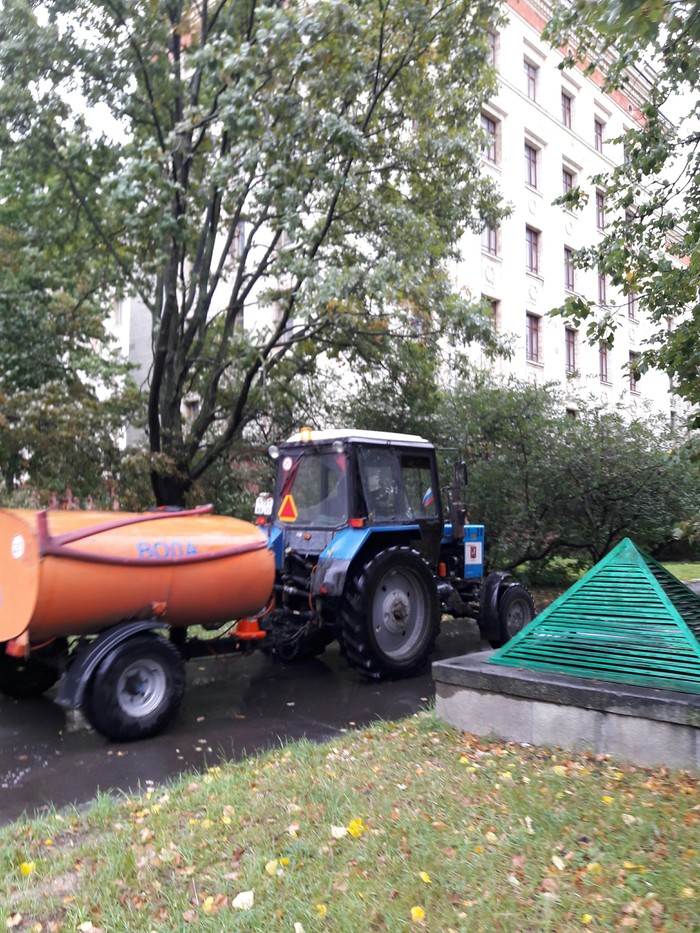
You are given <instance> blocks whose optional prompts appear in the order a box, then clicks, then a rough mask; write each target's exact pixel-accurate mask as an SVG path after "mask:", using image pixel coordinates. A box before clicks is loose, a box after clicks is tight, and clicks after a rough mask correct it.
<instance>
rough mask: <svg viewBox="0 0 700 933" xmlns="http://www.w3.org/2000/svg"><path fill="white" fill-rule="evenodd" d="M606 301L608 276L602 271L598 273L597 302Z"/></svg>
mask: <svg viewBox="0 0 700 933" xmlns="http://www.w3.org/2000/svg"><path fill="white" fill-rule="evenodd" d="M607 303H608V277H607V275H606V274H605V273H604V272H599V273H598V304H599V305H607Z"/></svg>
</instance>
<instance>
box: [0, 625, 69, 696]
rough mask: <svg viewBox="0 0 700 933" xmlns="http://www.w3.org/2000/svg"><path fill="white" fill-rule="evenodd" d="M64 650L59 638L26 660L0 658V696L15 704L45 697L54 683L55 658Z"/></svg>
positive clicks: (4, 656)
mask: <svg viewBox="0 0 700 933" xmlns="http://www.w3.org/2000/svg"><path fill="white" fill-rule="evenodd" d="M66 648H67V642H66V640H65V638H60V639H57V641H56V642H52V643H51V644H50V645H47V646H46V647H45V648H39V649H37V650H36V651H33V652H32V653H31V654H30V655H29V657H28V658H26V659H25V658H11V657H10V656H9V655H7V654H5V653H4V652H3V653H2V654H0V692H2V693H4V694H6V695H7V696H10V697H15V698H16V699H18V700H24V699H27V698H29V697H36V696H40V695H41V694H42V693H46V691H47V690H50V689H51V687H53V685H54V684H55V683H56V681H57V680H58V677H59V673H60V671H59V665H58V658H59V656H60V655H61V654H62V653H63V652H64V651H65V650H66ZM0 651H2V647H0Z"/></svg>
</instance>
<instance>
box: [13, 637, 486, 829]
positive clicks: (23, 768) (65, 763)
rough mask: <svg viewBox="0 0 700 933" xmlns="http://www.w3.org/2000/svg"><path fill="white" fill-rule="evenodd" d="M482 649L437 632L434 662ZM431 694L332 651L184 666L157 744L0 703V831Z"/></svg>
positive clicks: (423, 682)
mask: <svg viewBox="0 0 700 933" xmlns="http://www.w3.org/2000/svg"><path fill="white" fill-rule="evenodd" d="M480 647H482V645H481V642H480V639H479V632H478V629H477V626H476V624H475V623H474V622H471V621H468V620H464V619H460V620H457V621H450V622H444V623H443V630H442V633H441V635H440V637H439V639H438V642H437V645H436V651H435V652H434V655H433V660H437V659H439V658H444V657H453V656H455V655H459V654H466V653H467V652H470V651H476V650H478V649H479V648H480ZM433 695H434V684H433V681H432V678H431V676H430V672H429V670H428V671H426V672H425V673H424V674H420V675H419V676H417V677H413V678H409V679H406V680H398V681H386V682H382V683H378V684H377V683H370V682H367V681H365V680H364V679H363V678H361V677H360V676H359V674H358V673H357V672H355V671H353V670H352V669H351V668H349V667H348V665H347V663H346V662H345V661H344V660H343V659H342V658H341V657H340V654H339V652H338V648H337V645H335V644H333V645H331V646H329V648H328V649H327V650H326V652H325V653H324V654H323V655H321V656H320V657H319V658H317V659H315V660H313V661H303V662H296V663H290V664H279V663H276V662H274V661H273V660H271V659H270V658H268V657H266V656H265V655H263V654H262V652H256V653H254V654H251V655H248V656H239V657H232V658H212V659H206V660H197V661H191V662H189V663H188V665H187V690H186V692H185V699H184V701H183V704H182V706H181V708H180V711H179V713H178V716H177V718H176V719H175V720H174V721H173V722H172V723H171V724H170V726H169V727H168V729H167V730H166V731H165V732H163V733H162V734H161V735H158V736H156V737H154V738H152V739H147V740H144V741H140V742H129V743H115V742H110V741H108V740H107V739H105V738H104V737H103V736H101V735H100V734H98V733H96V732H94V731H92V730H91V729H90V728H89V727H88V726H87V724H86V723H85V721H84V720H83V719H82V717H81V716H80V715H79V714H75V713H66V711H65V710H63V709H61V708H60V707H58V706H56V705H55V704H54V703H53V702H52V700H51V696H52V694H51V693H48V694H46V695H45V696H43V697H39V698H36V699H31V700H21V701H20V700H14V699H10V698H9V697H5V696H2V695H0V825H4V824H6V823H9V822H11V821H13V820H16V819H18V818H19V817H21V816H22V815H23V814H24V813H26V814H28V815H30V816H31V815H34V814H37V813H39V814H40V813H41V812H42V811H45V810H46V809H47V808H50V807H58V808H60V807H63V806H66V805H67V804H75V805H78V806H79V805H81V804H84V803H87V802H88V801H89V800H90V799H91V798H92V797H93V796H94V795H95V794H96V793H97V792H98V791H104V792H114V791H129V790H138V789H139V788H146V787H149V786H151V784H162V783H164V782H166V781H167V780H168V779H169V778H172V777H174V776H175V775H178V774H180V773H181V772H183V771H198V770H201V769H203V768H206V767H211V766H212V765H216V764H219V763H220V762H222V761H231V760H236V759H240V758H242V757H244V756H246V755H249V754H251V753H254V752H256V751H259V750H262V749H266V748H270V747H274V746H279V745H280V744H282V743H284V742H287V741H291V740H294V739H299V738H302V737H305V738H308V739H310V740H312V741H323V740H326V739H329V738H331V737H332V736H334V735H337V734H338V733H340V732H342V731H343V730H346V729H352V728H354V727H355V726H362V725H366V724H367V723H369V722H371V721H373V720H377V719H384V720H395V719H400V718H402V717H404V716H409V715H412V714H413V713H415V712H418V711H419V710H421V709H424V708H425V707H426V705H428V704H429V703H430V701H431V699H432V697H433Z"/></svg>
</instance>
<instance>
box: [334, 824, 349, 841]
mask: <svg viewBox="0 0 700 933" xmlns="http://www.w3.org/2000/svg"><path fill="white" fill-rule="evenodd" d="M347 834H348V831H347V829H346V828H345V827H344V826H331V836H332V837H333V838H334V839H343V837H345V836H347Z"/></svg>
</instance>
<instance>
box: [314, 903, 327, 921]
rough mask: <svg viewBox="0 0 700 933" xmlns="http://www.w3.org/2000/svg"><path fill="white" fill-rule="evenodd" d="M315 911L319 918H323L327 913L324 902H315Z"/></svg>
mask: <svg viewBox="0 0 700 933" xmlns="http://www.w3.org/2000/svg"><path fill="white" fill-rule="evenodd" d="M316 913H317V914H318V915H319V917H320V918H321V920H323V919H324V918H325V916H326V914H327V913H328V908H327V907H326V905H325V904H316Z"/></svg>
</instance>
